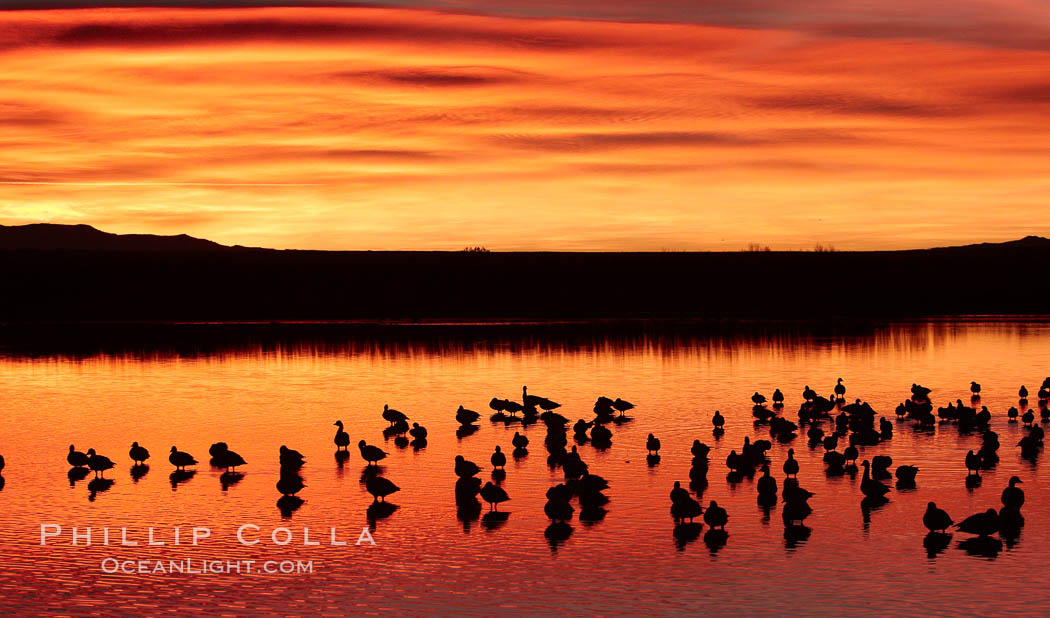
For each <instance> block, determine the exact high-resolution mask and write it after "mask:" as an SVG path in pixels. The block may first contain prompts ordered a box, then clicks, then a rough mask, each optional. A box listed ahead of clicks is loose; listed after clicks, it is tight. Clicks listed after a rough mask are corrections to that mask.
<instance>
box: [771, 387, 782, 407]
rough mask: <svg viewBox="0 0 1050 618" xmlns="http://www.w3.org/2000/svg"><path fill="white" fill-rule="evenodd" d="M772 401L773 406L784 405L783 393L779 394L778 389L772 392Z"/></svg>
mask: <svg viewBox="0 0 1050 618" xmlns="http://www.w3.org/2000/svg"><path fill="white" fill-rule="evenodd" d="M772 399H773V404H774V405H776V404H782V403H784V393H782V392H780V389H779V388H778V389H776V390H775V391H773V397H772Z"/></svg>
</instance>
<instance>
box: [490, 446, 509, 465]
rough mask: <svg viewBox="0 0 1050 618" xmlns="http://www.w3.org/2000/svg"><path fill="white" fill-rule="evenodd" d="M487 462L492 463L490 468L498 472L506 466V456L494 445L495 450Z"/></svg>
mask: <svg viewBox="0 0 1050 618" xmlns="http://www.w3.org/2000/svg"><path fill="white" fill-rule="evenodd" d="M489 461H491V462H492V467H493V468H496V469H498V470H502V469H503V467H504V466H506V465H507V456H506V455H504V454H503V451H502V450H501V449H500V447H499V445H496V450H495V451H493V453H492V456H491V457H489Z"/></svg>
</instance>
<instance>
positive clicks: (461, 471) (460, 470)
mask: <svg viewBox="0 0 1050 618" xmlns="http://www.w3.org/2000/svg"><path fill="white" fill-rule="evenodd" d="M455 471H456V476H458V477H459V478H461V479H463V478H470V477H472V476H476V475H477V473H478V472H481V468H479V467H478V464H476V463H474V462H473V461H469V460H467V459H464V458H463V456H462V455H456V467H455Z"/></svg>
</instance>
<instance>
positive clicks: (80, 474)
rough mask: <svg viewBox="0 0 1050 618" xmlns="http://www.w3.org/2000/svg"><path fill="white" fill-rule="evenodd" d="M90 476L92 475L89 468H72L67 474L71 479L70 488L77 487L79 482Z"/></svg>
mask: <svg viewBox="0 0 1050 618" xmlns="http://www.w3.org/2000/svg"><path fill="white" fill-rule="evenodd" d="M89 474H91V470H90V469H89V468H70V469H69V472H67V473H66V476H67V477H68V478H69V486H70V487H75V486H76V484H77V481H83V480H84V478H85V477H86V476H87V475H89Z"/></svg>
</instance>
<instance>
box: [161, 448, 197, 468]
mask: <svg viewBox="0 0 1050 618" xmlns="http://www.w3.org/2000/svg"><path fill="white" fill-rule="evenodd" d="M168 461H169V462H171V464H172V465H173V466H175V470H176V471H178V470H183V469H185V468H186V466H193V465H196V463H197V460H196V459H194V458H193V455H190V454H189V453H184V452H182V451H180V450H178V449H177V448H175V447H174V446H173V447H171V454H170V455H168Z"/></svg>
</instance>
